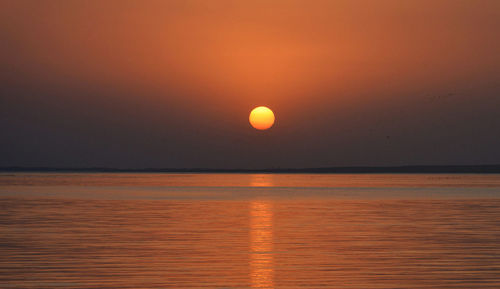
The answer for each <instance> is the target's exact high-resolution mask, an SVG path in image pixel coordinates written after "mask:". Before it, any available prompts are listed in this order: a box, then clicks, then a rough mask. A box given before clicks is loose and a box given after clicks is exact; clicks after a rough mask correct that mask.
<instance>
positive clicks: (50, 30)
mask: <svg viewBox="0 0 500 289" xmlns="http://www.w3.org/2000/svg"><path fill="white" fill-rule="evenodd" d="M0 3H1V4H0V8H1V9H0V16H1V17H0V33H1V35H3V36H2V39H3V41H2V42H3V44H4V45H3V47H1V48H0V61H1V62H2V63H3V69H2V71H1V81H2V87H3V93H2V99H3V100H4V103H6V104H8V105H10V106H11V107H7V106H4V109H6V111H7V110H8V111H9V112H10V113H12V114H13V115H17V116H19V115H20V114H15V113H13V112H12V111H15V108H16V107H17V108H19V107H23V108H24V110H23V112H22V113H21V114H25V115H26V116H25V117H24V118H23V117H19V119H22V120H21V122H23V123H24V126H26V123H29V124H28V126H29V127H33V126H32V125H31V122H32V121H34V120H36V119H37V117H39V118H40V119H42V120H43V121H42V124H41V126H44V127H53V126H58V124H57V123H60V122H61V121H62V120H64V119H65V117H66V118H67V117H69V118H70V119H73V118H74V123H75V124H70V125H69V126H70V128H67V129H66V128H63V129H62V132H57V133H55V134H57V135H58V134H61V135H58V136H56V138H61V139H64V138H65V136H67V135H68V134H67V132H66V130H73V131H74V129H75V126H76V127H78V128H82V130H83V131H84V132H83V133H82V134H80V135H78V134H76V135H75V137H76V138H81V141H83V142H87V141H91V142H95V140H89V139H88V138H89V136H88V135H86V134H85V131H90V132H89V134H90V135H92V134H93V133H94V134H95V137H97V138H99V137H101V136H102V135H106V133H105V132H100V131H99V130H97V132H95V127H97V126H98V125H97V124H98V123H101V124H103V125H104V126H107V127H108V128H109V127H111V128H110V130H112V131H114V132H116V133H117V134H118V135H120V134H123V135H126V136H127V137H125V139H128V138H129V137H130V138H134V137H132V135H134V132H133V131H134V130H137V131H140V130H141V127H147V128H148V129H150V130H151V132H150V134H149V135H148V136H144V135H140V133H139V135H136V136H137V137H139V138H149V139H150V140H149V141H150V143H156V144H158V143H159V144H163V145H164V146H165V147H166V150H167V151H168V150H176V148H177V147H179V146H180V147H186V146H187V147H190V146H192V150H195V151H196V150H197V149H196V147H197V146H198V144H199V143H206V146H209V147H210V144H211V143H212V145H213V146H214V150H215V151H218V150H221V151H224V150H225V149H223V148H231V149H233V150H236V151H237V150H238V149H235V148H234V146H233V145H234V144H235V143H236V144H237V146H238V147H241V146H243V147H244V149H243V150H246V152H248V153H249V154H251V155H252V154H256V155H259V154H262V153H263V151H262V150H264V151H265V152H266V153H269V154H271V155H273V153H274V151H273V150H274V149H276V150H278V147H279V143H282V142H292V143H302V144H301V145H300V146H298V147H296V148H294V149H290V152H289V153H291V154H297V153H303V151H304V150H305V149H306V150H313V149H314V150H315V151H318V155H317V156H316V155H314V156H311V157H310V158H308V157H301V158H299V160H298V161H297V162H294V161H290V156H288V155H283V156H280V157H276V154H274V155H273V156H272V157H270V159H269V160H265V161H263V162H262V163H253V164H248V160H247V159H245V158H243V159H241V160H240V161H237V162H235V163H232V164H230V166H271V165H276V166H281V165H282V166H287V165H290V166H301V165H304V166H310V165H316V164H317V165H328V164H332V165H336V164H337V165H342V164H350V163H352V164H361V163H363V160H366V163H367V164H379V163H384V159H378V158H368V159H366V157H367V156H365V155H364V154H367V155H376V154H379V153H380V151H383V152H386V153H389V155H388V156H387V158H386V160H387V163H388V164H393V163H399V162H402V163H405V162H415V161H418V159H412V158H411V159H408V160H405V159H404V156H405V152H406V155H408V154H410V153H411V152H413V151H414V150H415V149H416V148H418V147H420V148H422V145H424V146H428V148H427V151H423V152H422V155H425V153H426V152H427V153H428V152H429V151H428V150H429V149H431V147H432V145H431V144H432V142H433V141H436V138H438V140H440V141H442V142H443V143H450V142H456V141H457V139H461V138H463V139H471V138H475V139H477V136H473V135H469V134H471V133H474V129H473V127H474V126H477V125H480V124H483V125H484V123H490V124H489V125H490V126H489V128H491V127H494V128H496V129H498V127H497V126H496V125H497V124H498V121H496V120H495V119H494V112H493V111H489V109H491V107H492V106H494V105H497V104H499V103H500V101H499V94H498V92H499V88H498V83H499V81H498V80H499V79H498V75H499V70H500V69H499V68H500V57H499V53H498V51H500V50H499V48H500V45H499V44H500V40H499V39H500V37H498V31H499V28H500V25H499V24H500V23H499V21H500V20H499V19H500V2H499V1H494V0H493V1H481V0H480V1H461V0H447V1H444V0H443V1H396V0H394V1H319V0H318V1H293V0H287V1H0ZM33 91H35V93H33ZM15 95H18V96H17V97H16V96H15ZM20 99H23V100H22V101H21V100H20ZM430 102H431V103H433V104H432V105H429V103H430ZM450 102H451V103H450ZM258 105H266V106H269V107H271V108H272V109H273V110H274V111H275V113H276V117H277V123H276V125H275V127H274V128H273V130H274V134H273V135H270V136H269V138H270V139H267V140H263V139H255V138H254V133H255V132H254V131H252V130H249V126H248V123H247V119H248V112H249V111H250V110H251V109H252V108H253V107H255V106H258ZM30 106H31V107H32V108H33V110H34V108H36V107H37V106H38V107H40V106H41V107H42V108H40V109H42V110H43V109H45V110H46V111H45V112H40V113H39V115H38V116H37V114H36V113H33V112H31V109H30V108H29V107H30ZM57 107H61V108H62V109H61V110H62V111H67V112H68V115H64V113H61V110H58V109H57ZM80 107H85V108H86V110H87V112H86V114H85V115H83V114H82V115H80V116H78V114H79V113H81V112H76V116H75V114H72V113H71V111H72V110H75V111H78V108H80ZM476 115H479V116H481V117H482V118H483V119H481V121H480V122H479V123H474V122H473V125H470V124H468V123H462V122H461V121H460V120H459V119H460V118H464V117H467V116H476ZM4 118H5V119H7V120H8V121H9V122H11V124H10V127H11V128H10V130H12V131H16V130H18V127H17V126H22V125H20V124H19V121H20V120H19V119H17V120H16V117H15V116H8V115H6V114H4ZM82 118H85V120H82ZM131 119H132V120H134V121H131ZM443 119H444V121H445V125H444V127H439V125H440V123H441V122H442V121H443ZM457 119H458V120H457ZM395 120H396V121H395ZM440 121H441V122H440ZM457 121H458V122H457ZM70 122H71V121H70ZM397 123H401V126H402V127H398V124H397ZM436 123H438V125H436ZM5 126H9V125H8V124H6V125H5ZM63 126H64V125H63ZM436 126H438V127H437V128H436ZM469 126H471V127H469ZM13 127H15V129H13ZM179 127H183V129H180V130H185V131H184V132H179V131H178V130H179ZM446 127H448V128H446ZM449 127H455V128H456V127H458V128H459V129H455V130H460V131H458V132H455V134H453V132H450V129H449ZM34 129H35V128H34ZM57 129H58V130H59V128H57ZM409 129H410V130H412V131H417V133H419V134H422V135H421V136H420V137H419V139H421V138H424V140H423V142H424V143H423V144H422V143H420V144H415V148H411V146H410V147H403V146H402V145H403V144H404V143H405V142H409V140H408V139H407V138H408V135H411V133H408V132H407V131H408V130H409ZM35 130H36V129H35ZM163 130H165V131H163ZM360 130H362V131H360ZM186 131H187V132H186ZM200 131H201V132H200ZM374 131H375V132H374ZM442 131H444V132H446V134H449V135H445V137H444V138H443V139H440V135H441V132H442ZM487 131H489V129H485V132H484V133H485V134H487ZM163 132H164V134H163ZM72 133H74V132H72ZM398 133H399V134H401V141H400V143H399V144H396V147H391V148H387V147H384V145H386V143H385V142H386V136H388V135H395V134H396V135H397V134H398ZM12 134H15V133H14V132H12ZM195 134H202V135H203V137H200V138H197V137H193V136H192V135H195ZM407 134H408V135H407ZM325 135H328V136H330V135H334V136H336V138H330V137H328V138H326V139H321V138H322V137H324V136H325ZM429 135H431V136H430V137H429ZM379 136H380V137H381V139H380V140H378V139H377V138H378V137H379ZM172 137H176V141H175V144H176V145H174V146H172V147H171V148H170V147H169V145H168V144H165V143H164V142H165V139H169V138H172ZM482 137H487V136H486V135H482ZM183 138H185V139H184V140H183ZM426 138H427V139H426ZM218 139H219V140H220V141H221V142H222V143H218ZM308 139H309V140H311V142H312V143H308V141H307V140H308ZM313 140H314V141H313ZM61 141H63V140H61ZM373 141H375V145H376V146H378V149H375V151H373V152H366V150H365V149H364V143H366V142H373ZM377 141H380V143H377ZM240 142H241V143H240ZM249 142H250V143H251V144H248V143H249ZM332 142H333V143H332ZM483 142H484V145H487V146H488V147H489V146H492V144H493V143H498V139H493V140H491V139H487V140H483ZM108 143H113V140H109V141H108ZM194 143H196V144H194ZM318 143H321V144H318ZM15 144H16V143H15V141H12V143H9V145H12V146H13V147H14V146H15ZM156 144H155V145H153V146H156ZM313 144H314V145H313ZM262 145H264V146H266V147H267V148H266V149H264V148H259V147H260V146H262ZM311 145H312V146H311ZM332 145H333V147H335V148H336V149H337V150H339V151H350V149H349V147H351V146H358V148H357V150H358V152H351V154H352V156H351V159H349V158H348V157H346V158H345V159H336V157H335V156H330V157H328V158H327V160H325V161H319V160H324V158H322V157H321V154H323V155H324V154H325V153H326V150H328V147H332ZM47 146H48V147H50V146H49V145H48V144H47ZM246 146H248V147H246ZM318 146H319V147H318ZM406 146H408V145H407V144H406ZM470 146H471V144H470V143H469V142H467V144H463V149H462V150H458V151H456V152H455V154H456V155H450V156H449V159H443V160H441V162H461V161H463V162H471V161H474V160H475V159H476V160H477V161H482V160H483V159H482V158H478V157H476V156H473V155H472V154H473V152H472V148H470ZM473 146H474V145H473ZM96 147H98V145H96ZM255 147H257V148H259V149H258V150H257V151H252V149H253V148H255ZM480 147H481V146H480ZM394 149H396V150H399V149H401V152H400V153H398V154H397V155H391V153H390V151H391V150H394ZM474 149H479V147H475V146H474ZM12 150H13V148H8V149H6V150H4V151H3V153H5V154H7V153H9V154H10V153H11V152H13V151H12ZM78 150H83V151H85V149H83V148H78ZM142 150H147V146H146V147H138V148H134V150H133V151H134V153H138V154H141V151H142ZM248 150H250V151H248ZM443 150H444V148H443ZM469 150H470V151H469ZM460 151H461V152H462V153H467V154H468V156H469V157H468V158H466V159H463V160H461V159H460ZM68 153H69V152H68ZM190 153H191V154H192V152H189V151H186V152H185V154H186V155H189V154H190ZM213 153H214V152H213V150H209V151H208V152H207V155H209V154H213ZM360 153H361V155H360ZM235 154H236V153H235ZM436 154H437V155H439V154H438V153H437V152H436ZM37 155H42V156H43V157H41V159H44V160H48V159H50V158H49V157H48V156H45V154H44V153H43V152H40V153H38V154H37ZM49 155H50V154H49ZM89 155H93V153H90V152H89ZM495 156H496V157H497V159H496V160H497V161H499V162H500V155H498V154H496V155H495ZM275 157H276V158H275ZM60 158H61V159H64V158H63V157H62V156H60ZM145 158H146V159H148V158H152V157H145ZM227 158H231V159H234V157H233V156H231V157H229V156H227ZM26 159H28V158H26ZM31 159H33V158H31ZM98 159H99V158H97V157H96V160H98ZM101 159H102V158H101ZM116 159H119V157H118V156H117V157H116ZM202 159H206V161H204V162H201V163H200V164H197V163H196V161H195V160H194V159H191V158H188V160H186V161H183V159H182V158H180V159H178V160H177V159H176V160H175V161H172V162H169V161H168V158H167V159H166V160H165V161H164V162H158V163H156V162H152V163H151V165H152V166H167V167H168V166H210V164H211V161H210V160H211V158H210V157H202ZM99 160H100V159H99ZM283 160H287V161H283ZM430 160H432V158H430V159H429V160H425V161H424V162H429V161H430ZM484 161H487V159H486V158H485V159H484ZM115 162H116V161H115V160H114V158H111V160H110V165H113V164H114V163H115ZM13 163H21V164H22V163H26V164H27V163H29V162H27V161H26V160H23V161H21V160H19V161H18V160H17V159H12V160H10V161H9V163H8V164H13ZM40 163H43V161H40ZM74 163H75V164H78V163H79V162H78V160H75V161H74ZM116 163H117V165H124V166H128V165H129V164H125V163H123V164H122V163H121V162H116ZM104 164H106V163H104ZM147 164H148V163H147V162H146V163H145V164H144V165H147ZM130 165H141V162H137V164H135V163H131V164H130ZM217 165H218V166H223V165H224V163H223V162H221V163H220V164H217Z"/></svg>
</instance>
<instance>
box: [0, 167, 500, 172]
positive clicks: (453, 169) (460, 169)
mask: <svg viewBox="0 0 500 289" xmlns="http://www.w3.org/2000/svg"><path fill="white" fill-rule="evenodd" d="M0 172H59V173H65V172H67V173H287V174H307V173H314V174H350V173H352V174H364V173H403V174H404V173H421V174H426V173H429V174H432V173H436V174H437V173H441V174H466V173H467V174H495V173H500V165H456V166H425V165H421V166H387V167H369V166H356V167H322V168H272V169H209V168H189V169H181V168H142V169H119V168H101V167H89V168H69V167H67V168H65V167H0Z"/></svg>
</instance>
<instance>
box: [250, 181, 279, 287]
mask: <svg viewBox="0 0 500 289" xmlns="http://www.w3.org/2000/svg"><path fill="white" fill-rule="evenodd" d="M250 185H251V186H252V187H269V186H272V185H273V182H272V175H267V174H259V175H253V176H252V179H251V184H250ZM250 252H251V253H250V254H251V256H250V269H251V270H250V274H251V275H250V279H251V285H252V288H274V264H273V255H272V252H273V205H272V203H271V202H270V201H267V200H254V201H251V202H250Z"/></svg>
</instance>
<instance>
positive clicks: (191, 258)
mask: <svg viewBox="0 0 500 289" xmlns="http://www.w3.org/2000/svg"><path fill="white" fill-rule="evenodd" d="M165 287H171V288H182V287H188V288H299V287H301V288H500V175H444V174H439V175H390V174H375V175H370V174H365V175H305V174H297V175H295V174H292V175H287V174H261V175H252V174H31V173H30V174H0V288H165Z"/></svg>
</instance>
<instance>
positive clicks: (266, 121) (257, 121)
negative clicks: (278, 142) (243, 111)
mask: <svg viewBox="0 0 500 289" xmlns="http://www.w3.org/2000/svg"><path fill="white" fill-rule="evenodd" d="M248 120H249V121H250V124H251V125H252V126H253V127H254V128H256V129H259V130H266V129H268V128H270V127H272V126H273V124H274V113H273V111H272V110H270V109H269V108H267V107H265V106H259V107H256V108H254V109H253V110H252V112H250V116H249V117H248Z"/></svg>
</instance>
